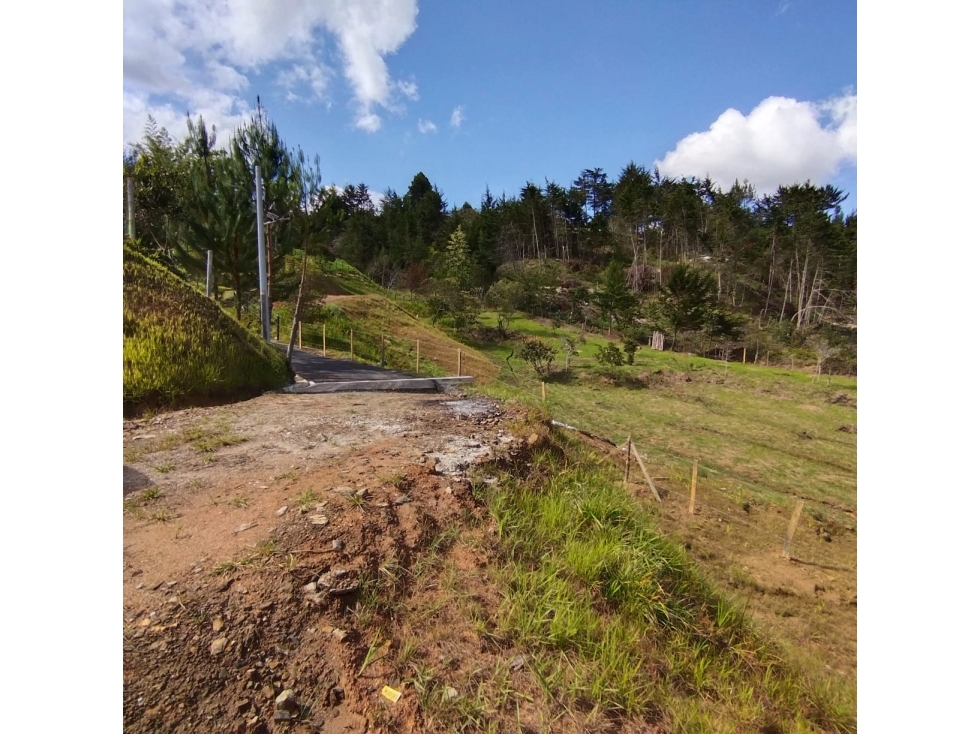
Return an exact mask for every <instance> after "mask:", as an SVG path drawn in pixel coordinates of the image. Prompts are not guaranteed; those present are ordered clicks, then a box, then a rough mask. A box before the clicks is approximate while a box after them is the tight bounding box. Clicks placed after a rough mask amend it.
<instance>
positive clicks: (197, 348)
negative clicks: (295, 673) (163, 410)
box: [122, 248, 291, 414]
mask: <svg viewBox="0 0 979 734" xmlns="http://www.w3.org/2000/svg"><path fill="white" fill-rule="evenodd" d="M122 333H123V410H124V412H125V413H127V414H132V413H137V412H139V411H140V410H142V409H145V408H157V407H179V406H183V405H193V404H202V403H213V402H221V401H225V400H231V399H235V398H243V397H252V396H254V395H258V394H259V393H261V392H262V391H264V390H271V389H275V388H277V387H281V386H283V385H285V384H287V383H288V382H289V381H290V379H291V371H290V368H289V365H288V363H287V362H286V360H285V357H284V356H283V355H282V354H280V353H279V352H278V351H277V350H276V349H275V348H273V347H270V346H268V345H267V344H265V343H263V342H262V341H261V340H260V339H258V338H257V337H256V336H255V335H254V334H251V333H249V332H248V331H247V330H245V329H244V328H243V327H242V326H240V325H239V324H237V323H236V322H235V321H234V320H233V319H231V318H230V317H228V316H227V315H226V314H225V313H224V312H223V311H222V310H221V309H220V308H219V307H218V306H217V305H216V304H214V303H212V302H210V301H208V300H207V299H206V298H204V297H203V296H202V295H200V294H199V293H197V292H196V291H195V290H194V289H192V288H191V287H190V286H188V285H187V284H185V283H183V282H182V281H181V280H180V279H179V278H177V277H176V276H174V275H173V274H171V273H169V272H167V270H166V269H165V268H163V267H161V266H160V265H158V264H156V263H154V262H152V261H150V260H148V259H147V258H145V257H143V256H142V255H140V254H138V253H136V252H134V251H132V250H131V249H128V248H124V250H123V325H122Z"/></svg>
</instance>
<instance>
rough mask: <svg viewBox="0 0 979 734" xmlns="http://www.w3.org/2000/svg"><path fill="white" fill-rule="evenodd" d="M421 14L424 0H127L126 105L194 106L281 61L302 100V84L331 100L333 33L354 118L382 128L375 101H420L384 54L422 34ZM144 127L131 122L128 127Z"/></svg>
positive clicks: (389, 104) (127, 111)
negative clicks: (199, 97) (328, 60)
mask: <svg viewBox="0 0 979 734" xmlns="http://www.w3.org/2000/svg"><path fill="white" fill-rule="evenodd" d="M417 16H418V5H417V0H359V1H358V2H356V3H355V2H349V1H348V0H304V1H300V2H295V3H279V2H276V1H275V0H127V2H126V3H125V4H124V5H123V93H124V104H123V112H124V115H131V114H136V113H137V111H139V110H140V107H141V105H139V104H135V103H133V98H139V99H142V100H144V104H143V106H148V107H152V108H155V109H157V110H158V111H160V112H161V113H162V112H163V111H164V108H166V106H167V105H170V106H171V107H172V106H173V105H174V104H177V106H179V107H184V106H187V105H190V104H191V103H192V102H193V98H194V95H195V94H197V93H198V91H197V90H200V89H202V88H204V89H207V90H208V91H214V92H219V93H227V92H231V93H236V92H241V91H242V90H244V89H246V88H247V87H248V76H247V75H249V74H252V73H254V72H257V71H259V70H261V69H262V68H263V67H265V66H267V65H273V64H274V65H278V64H282V63H285V64H286V67H285V70H279V71H280V72H281V73H280V74H279V78H280V80H281V81H282V82H283V83H284V86H285V87H286V91H287V94H291V95H292V96H293V97H298V94H297V93H296V91H295V89H294V88H293V87H294V86H295V85H296V84H300V83H302V84H305V85H308V87H309V89H310V91H311V92H312V94H313V96H314V97H315V98H317V99H322V98H324V97H325V94H326V90H327V88H328V80H329V76H330V74H329V69H328V67H327V66H325V65H324V63H323V62H322V61H321V60H320V58H321V56H323V55H324V53H325V52H324V49H323V42H324V40H325V38H326V34H330V35H332V36H333V37H334V38H335V39H336V42H337V47H338V49H339V52H340V57H341V58H342V65H343V73H344V76H345V77H346V79H347V81H348V82H349V84H350V87H351V91H352V93H353V104H354V107H355V125H356V126H357V127H358V128H360V129H363V130H367V131H368V132H373V131H376V130H378V129H380V127H381V118H380V116H379V115H378V114H377V113H376V111H375V110H376V108H378V107H380V108H383V109H387V110H392V109H396V105H395V99H396V98H397V97H399V96H401V97H405V98H407V99H409V100H412V101H414V100H417V99H418V86H417V84H415V82H413V81H398V82H392V81H391V79H390V78H389V75H388V69H387V66H386V63H385V60H384V57H385V56H388V55H390V54H393V53H395V52H396V51H397V50H398V49H399V48H400V47H401V45H402V44H403V43H404V42H405V40H407V39H408V38H409V37H410V36H411V35H412V33H414V31H415V28H416V26H417V22H416V20H417ZM297 69H299V70H301V71H297ZM273 71H275V69H273ZM283 74H284V75H285V76H284V77H283ZM290 82H291V85H292V86H290ZM125 95H130V99H129V101H128V103H127V102H126V97H125ZM161 98H162V99H161ZM238 102H241V100H236V104H237V103H238ZM197 111H198V110H196V109H191V113H192V114H196V112H197ZM205 118H206V116H205ZM207 121H208V123H210V120H207ZM143 124H145V119H143V120H137V121H132V120H125V121H124V131H128V130H130V129H132V128H133V127H134V126H136V127H138V128H139V129H142V126H143ZM216 124H217V121H216ZM126 134H128V133H126ZM127 140H128V138H127Z"/></svg>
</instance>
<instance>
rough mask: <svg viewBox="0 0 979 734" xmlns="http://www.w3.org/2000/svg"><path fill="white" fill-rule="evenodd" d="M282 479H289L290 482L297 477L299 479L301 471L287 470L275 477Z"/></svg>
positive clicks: (276, 479)
mask: <svg viewBox="0 0 979 734" xmlns="http://www.w3.org/2000/svg"><path fill="white" fill-rule="evenodd" d="M280 479H288V480H289V481H290V482H291V481H295V480H296V479H299V472H297V471H295V470H293V471H287V472H286V473H285V474H279V475H278V476H277V477H276V478H275V481H279V480H280Z"/></svg>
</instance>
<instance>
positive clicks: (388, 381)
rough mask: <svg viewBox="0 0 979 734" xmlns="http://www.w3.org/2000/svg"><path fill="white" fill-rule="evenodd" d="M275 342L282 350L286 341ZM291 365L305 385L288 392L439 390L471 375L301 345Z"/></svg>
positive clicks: (291, 388) (464, 381)
mask: <svg viewBox="0 0 979 734" xmlns="http://www.w3.org/2000/svg"><path fill="white" fill-rule="evenodd" d="M275 346H277V347H278V348H279V349H281V350H282V351H285V349H286V345H285V344H278V343H276V344H275ZM292 369H293V370H294V371H295V373H296V374H297V375H298V376H299V377H301V378H303V379H304V380H306V381H307V382H308V383H309V384H308V385H301V384H297V385H294V386H290V387H289V388H287V390H288V391H289V392H301V393H307V392H351V391H374V390H398V391H406V392H439V391H440V390H444V389H445V388H446V387H449V386H454V385H459V384H466V383H470V382H472V377H416V376H415V375H408V374H405V373H404V372H396V371H394V370H389V369H385V368H383V367H377V366H375V365H371V364H364V363H363V362H351V361H350V360H346V359H332V358H330V357H324V356H322V355H320V354H315V353H314V352H309V351H306V350H301V349H293V350H292Z"/></svg>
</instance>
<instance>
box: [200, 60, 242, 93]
mask: <svg viewBox="0 0 979 734" xmlns="http://www.w3.org/2000/svg"><path fill="white" fill-rule="evenodd" d="M205 67H206V68H207V73H208V74H209V75H210V77H211V81H212V82H213V83H214V86H216V87H217V88H218V89H221V90H225V91H228V92H240V91H241V90H243V89H245V88H247V87H248V77H247V76H245V75H244V74H239V73H238V71H237V69H235V68H234V67H233V66H228V65H227V64H222V63H221V62H220V61H215V60H214V59H210V60H208V61H207V62H206V63H205Z"/></svg>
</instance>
